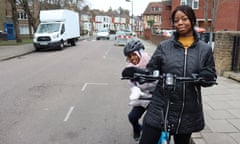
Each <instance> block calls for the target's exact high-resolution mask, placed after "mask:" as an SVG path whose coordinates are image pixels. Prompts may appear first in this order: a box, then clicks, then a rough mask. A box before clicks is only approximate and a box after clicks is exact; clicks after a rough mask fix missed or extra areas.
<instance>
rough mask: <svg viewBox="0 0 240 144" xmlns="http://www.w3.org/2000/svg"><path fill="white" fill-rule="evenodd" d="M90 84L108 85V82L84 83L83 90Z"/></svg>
mask: <svg viewBox="0 0 240 144" xmlns="http://www.w3.org/2000/svg"><path fill="white" fill-rule="evenodd" d="M88 85H108V83H84V85H83V87H82V91H84V90H85V89H86V88H87V86H88Z"/></svg>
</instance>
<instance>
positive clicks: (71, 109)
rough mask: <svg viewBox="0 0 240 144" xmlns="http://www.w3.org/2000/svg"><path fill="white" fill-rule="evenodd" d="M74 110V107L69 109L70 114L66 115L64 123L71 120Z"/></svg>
mask: <svg viewBox="0 0 240 144" xmlns="http://www.w3.org/2000/svg"><path fill="white" fill-rule="evenodd" d="M73 109H74V107H73V106H71V107H70V109H69V111H68V113H67V115H66V117H65V119H64V120H63V121H64V122H66V121H68V119H69V117H70V115H71V113H72V111H73Z"/></svg>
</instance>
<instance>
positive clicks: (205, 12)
mask: <svg viewBox="0 0 240 144" xmlns="http://www.w3.org/2000/svg"><path fill="white" fill-rule="evenodd" d="M204 19H205V21H204V23H205V29H206V30H208V0H204Z"/></svg>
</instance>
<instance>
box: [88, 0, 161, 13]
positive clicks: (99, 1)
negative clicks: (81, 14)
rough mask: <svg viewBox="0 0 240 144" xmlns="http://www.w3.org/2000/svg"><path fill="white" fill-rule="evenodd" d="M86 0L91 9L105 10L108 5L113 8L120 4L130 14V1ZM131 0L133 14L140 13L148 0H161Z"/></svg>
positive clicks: (152, 0) (154, 0)
mask: <svg viewBox="0 0 240 144" xmlns="http://www.w3.org/2000/svg"><path fill="white" fill-rule="evenodd" d="M86 1H88V4H89V7H90V8H91V9H99V10H104V11H107V10H108V9H109V8H110V7H112V9H113V10H115V9H118V8H119V7H120V6H121V7H122V8H123V9H128V10H129V11H130V14H132V2H127V1H126V0H86ZM132 1H133V14H134V15H135V16H136V15H141V14H142V13H143V12H144V10H145V9H146V7H147V6H148V3H149V2H159V1H161V0H132Z"/></svg>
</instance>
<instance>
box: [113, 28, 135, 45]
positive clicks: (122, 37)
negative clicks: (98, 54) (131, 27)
mask: <svg viewBox="0 0 240 144" xmlns="http://www.w3.org/2000/svg"><path fill="white" fill-rule="evenodd" d="M132 38H134V37H133V36H132V34H131V33H128V32H125V31H122V30H120V31H117V32H116V35H115V45H125V44H126V43H127V42H128V41H129V40H130V39H132Z"/></svg>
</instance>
